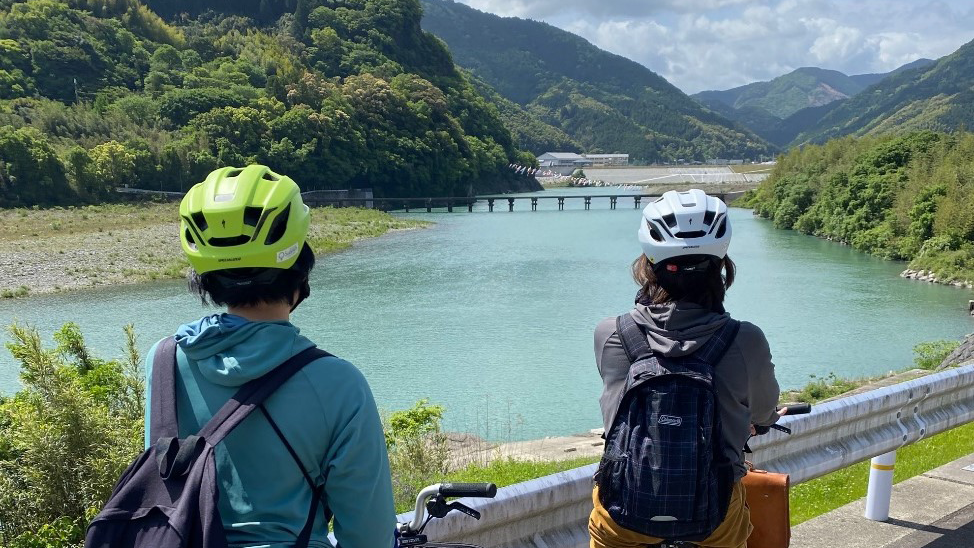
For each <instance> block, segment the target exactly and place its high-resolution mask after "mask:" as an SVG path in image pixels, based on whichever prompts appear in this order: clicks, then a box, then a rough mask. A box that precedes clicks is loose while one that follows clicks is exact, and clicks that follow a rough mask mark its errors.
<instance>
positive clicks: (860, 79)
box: [849, 58, 936, 88]
mask: <svg viewBox="0 0 974 548" xmlns="http://www.w3.org/2000/svg"><path fill="white" fill-rule="evenodd" d="M934 63H936V61H934V60H933V59H922V58H921V59H917V60H916V61H913V62H912V63H907V64H905V65H903V66H902V67H899V68H897V69H895V70H893V71H892V72H873V73H869V74H854V75H852V76H850V77H849V78H852V79H853V81H855V82H856V83H857V84H860V85H862V86H863V87H864V88H867V87H869V86H871V85H873V84H877V83H879V81H880V80H882V79H883V78H886V77H887V76H890V75H893V74H899V73H900V72H903V71H905V70H912V69H915V68H924V67H929V66H930V65H932V64H934Z"/></svg>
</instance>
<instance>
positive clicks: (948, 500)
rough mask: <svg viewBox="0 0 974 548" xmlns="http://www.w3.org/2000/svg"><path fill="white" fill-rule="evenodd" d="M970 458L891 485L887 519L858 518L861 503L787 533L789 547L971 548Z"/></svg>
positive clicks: (973, 461)
mask: <svg viewBox="0 0 974 548" xmlns="http://www.w3.org/2000/svg"><path fill="white" fill-rule="evenodd" d="M966 466H974V454H971V455H968V456H966V457H963V458H961V459H958V460H955V461H954V462H951V463H948V464H945V465H943V466H941V467H939V468H935V469H933V470H931V471H929V472H926V473H924V474H921V475H919V476H916V477H913V478H910V479H908V480H906V481H904V482H901V483H898V484H896V485H894V486H893V499H892V504H891V506H890V519H889V520H888V521H885V522H878V521H871V520H868V519H866V518H864V517H863V512H864V511H865V506H866V501H865V499H861V500H858V501H855V502H852V503H849V504H847V505H845V506H843V507H841V508H837V509H836V510H833V511H831V512H829V513H827V514H823V515H821V516H818V517H817V518H814V519H811V520H809V521H806V522H805V523H802V524H800V525H798V526H796V527H794V528H793V529H792V536H791V548H822V547H825V546H828V547H842V548H920V547H924V546H925V547H928V548H934V547H935V548H971V547H972V546H974V471H969V470H964V467H966Z"/></svg>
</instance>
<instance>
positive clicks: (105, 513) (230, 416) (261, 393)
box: [85, 337, 331, 548]
mask: <svg viewBox="0 0 974 548" xmlns="http://www.w3.org/2000/svg"><path fill="white" fill-rule="evenodd" d="M175 344H176V343H175V340H174V339H173V337H168V338H166V339H163V340H162V341H161V342H160V343H159V345H158V346H157V348H156V354H155V359H154V360H153V368H152V401H151V410H152V412H151V413H150V416H151V420H152V424H151V426H152V428H151V430H150V432H151V433H152V435H153V436H154V437H156V439H157V440H158V441H157V442H156V443H155V445H153V446H152V447H150V448H149V449H146V450H145V451H144V452H143V453H142V454H141V455H139V457H138V458H137V459H136V460H135V462H133V463H132V464H131V465H130V466H129V467H128V469H127V470H126V471H125V473H124V474H122V477H121V479H119V481H118V483H117V484H116V485H115V489H114V491H113V492H112V496H111V497H110V498H109V499H108V502H107V503H106V504H105V507H104V509H102V511H101V512H100V513H99V514H98V515H97V516H96V517H95V519H94V520H93V521H92V522H91V524H90V525H88V531H87V534H86V536H85V548H142V547H145V548H148V547H152V548H226V546H227V538H226V533H225V532H224V529H223V522H222V521H221V520H220V513H219V510H218V508H217V500H218V498H219V494H220V490H219V485H218V483H217V479H216V462H215V460H214V457H213V448H214V447H215V446H216V445H217V444H219V443H220V442H221V441H222V440H223V438H225V437H226V436H227V434H229V433H230V432H231V431H232V430H233V429H234V428H235V427H236V426H237V425H238V424H240V423H241V422H242V421H243V420H244V419H245V418H246V417H247V416H248V415H249V414H250V413H251V412H252V411H254V410H255V409H258V408H259V409H260V410H261V412H262V413H263V414H264V416H265V417H266V418H267V420H268V421H270V423H271V426H272V427H273V429H274V431H275V432H276V433H277V435H278V436H279V437H280V438H281V440H282V441H283V442H284V445H285V446H286V447H287V450H288V452H289V453H290V454H291V457H292V458H294V460H295V462H297V464H298V466H299V467H300V468H301V472H302V473H304V477H305V479H306V480H307V481H308V484H309V485H310V486H311V489H312V490H313V492H314V495H313V497H312V503H311V511H310V512H309V514H308V521H307V523H305V526H304V528H303V529H302V530H301V533H300V535H299V536H298V539H297V541H296V544H295V546H298V547H301V548H304V547H307V546H308V542H309V540H310V539H311V532H312V530H313V529H314V523H315V517H316V516H317V513H318V506H319V501H320V499H321V496H322V494H323V492H324V487H323V486H315V484H314V482H313V481H312V479H311V477H310V476H309V475H308V473H307V471H305V469H304V466H303V465H302V464H301V462H300V460H299V459H298V457H297V454H296V453H295V452H294V449H293V448H292V447H291V445H290V444H289V443H288V442H287V440H286V439H285V438H284V436H283V434H282V433H281V431H280V429H279V428H278V427H277V425H276V424H275V423H274V421H273V419H271V417H270V415H269V414H268V413H267V410H266V409H265V408H264V406H263V402H264V400H266V399H267V398H268V397H269V396H270V395H271V394H273V393H274V391H275V390H277V389H278V388H279V387H280V386H281V385H282V384H284V383H285V382H286V381H287V380H288V379H289V378H291V376H293V375H294V374H295V373H297V372H298V371H299V370H301V368H303V367H304V366H305V365H307V364H309V363H311V362H312V361H314V360H317V359H319V358H323V357H326V356H330V355H331V354H329V353H327V352H325V351H324V350H319V349H317V348H314V347H312V348H309V349H307V350H304V351H303V352H300V353H298V354H296V355H295V356H292V357H291V358H290V359H289V360H287V361H286V362H284V363H282V364H281V365H279V366H278V367H276V368H274V369H273V370H271V371H270V372H269V373H267V374H266V375H264V376H263V377H261V378H259V379H254V380H252V381H250V382H248V383H246V384H244V385H243V386H242V387H240V389H239V390H238V391H237V393H236V394H234V396H233V397H232V398H231V399H230V400H229V401H227V403H226V404H224V405H223V407H221V408H220V410H219V411H217V413H216V414H215V415H213V418H212V419H210V421H209V422H207V423H206V424H205V425H203V428H202V429H201V430H200V431H199V433H197V434H196V435H193V436H188V437H186V438H185V439H180V438H179V437H178V436H179V430H178V427H177V422H176V348H175ZM329 517H330V516H329V513H328V510H327V508H326V509H325V518H326V520H327V519H329Z"/></svg>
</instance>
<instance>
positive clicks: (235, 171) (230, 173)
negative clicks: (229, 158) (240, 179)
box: [224, 168, 243, 177]
mask: <svg viewBox="0 0 974 548" xmlns="http://www.w3.org/2000/svg"><path fill="white" fill-rule="evenodd" d="M241 173H243V170H242V169H239V168H238V169H233V170H230V171H228V172H227V174H226V175H224V177H236V176H237V175H240V174H241Z"/></svg>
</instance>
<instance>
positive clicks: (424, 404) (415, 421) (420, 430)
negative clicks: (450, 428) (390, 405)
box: [386, 398, 449, 505]
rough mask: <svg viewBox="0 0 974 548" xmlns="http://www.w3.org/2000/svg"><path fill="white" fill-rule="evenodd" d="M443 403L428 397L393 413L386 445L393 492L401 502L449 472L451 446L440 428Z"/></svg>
mask: <svg viewBox="0 0 974 548" xmlns="http://www.w3.org/2000/svg"><path fill="white" fill-rule="evenodd" d="M442 420H443V407H442V406H439V405H430V404H429V400H428V399H425V398H424V399H422V400H419V401H418V402H416V405H414V406H413V407H412V409H406V410H403V411H396V412H395V413H393V414H392V415H391V416H390V417H389V421H388V426H387V428H386V446H387V448H388V449H389V466H390V468H391V469H392V493H393V497H394V499H395V500H396V503H397V505H398V504H399V503H400V502H402V501H409V500H411V499H413V498H415V496H416V494H417V493H418V492H419V490H420V489H422V488H423V487H425V486H426V485H428V484H430V483H433V482H434V481H437V480H439V479H441V478H442V477H443V475H444V474H446V472H447V464H448V463H447V457H448V456H449V447H448V446H447V440H446V436H444V435H443V433H442V432H441V431H440V421H442Z"/></svg>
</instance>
